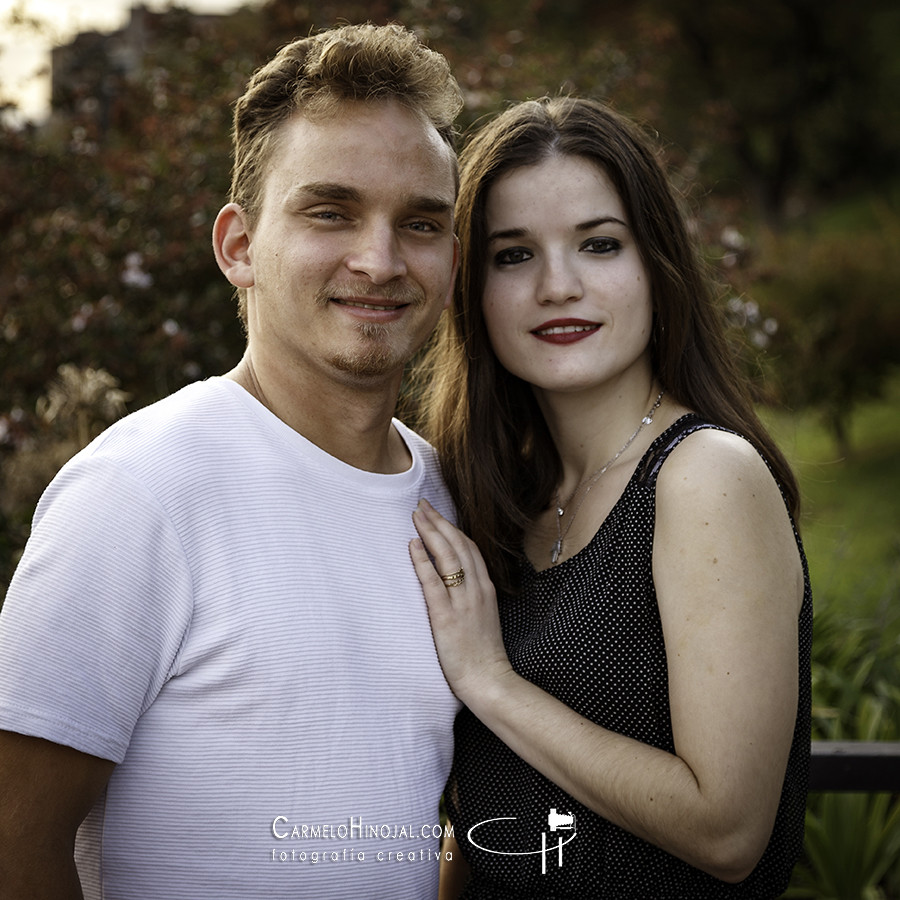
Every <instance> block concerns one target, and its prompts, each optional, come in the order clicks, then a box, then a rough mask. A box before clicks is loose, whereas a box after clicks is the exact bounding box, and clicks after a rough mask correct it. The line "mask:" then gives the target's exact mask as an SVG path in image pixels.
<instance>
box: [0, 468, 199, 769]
mask: <svg viewBox="0 0 900 900" xmlns="http://www.w3.org/2000/svg"><path fill="white" fill-rule="evenodd" d="M191 611H192V594H191V580H190V574H189V570H188V566H187V563H186V560H185V556H184V552H183V549H182V546H181V543H180V541H179V539H178V535H177V533H176V531H175V529H174V528H173V526H172V524H171V522H170V521H169V519H168V516H167V515H166V512H165V510H164V509H163V507H162V506H161V505H160V503H159V502H158V500H157V499H156V497H155V496H154V495H153V494H152V493H151V492H150V491H149V490H148V489H147V487H146V486H145V485H144V484H143V483H142V482H141V481H139V480H138V479H136V478H135V477H134V476H133V475H131V474H130V473H129V472H127V471H126V470H124V469H123V468H122V467H120V466H118V465H117V464H115V463H113V462H111V461H109V460H105V459H100V458H97V457H92V456H90V455H89V454H84V455H81V456H79V457H76V458H75V459H74V460H72V461H71V462H70V463H69V464H68V465H67V466H65V467H64V468H63V470H62V471H61V472H60V474H59V475H58V476H57V477H56V479H55V480H54V481H53V483H52V484H51V485H50V487H49V488H48V489H47V491H46V492H45V494H44V496H43V497H42V498H41V502H40V503H39V505H38V508H37V511H36V513H35V519H34V527H33V529H32V533H31V537H30V538H29V541H28V544H27V546H26V548H25V552H24V554H23V556H22V560H21V562H20V564H19V566H18V568H17V570H16V573H15V575H14V577H13V580H12V583H11V584H10V587H9V591H8V593H7V597H6V601H5V602H4V604H3V608H2V610H0V728H3V729H5V730H8V731H16V732H19V733H22V734H28V735H32V736H35V737H42V738H46V739H47V740H51V741H53V742H55V743H59V744H65V745H67V746H70V747H74V748H75V749H77V750H81V751H82V752H85V753H90V754H92V755H94V756H99V757H102V758H105V759H110V760H113V761H114V762H121V761H122V759H123V758H124V756H125V751H126V749H127V747H128V743H129V740H130V737H131V733H132V731H133V729H134V726H135V723H136V722H137V720H138V718H139V716H140V715H141V714H142V713H143V712H144V711H145V710H146V709H147V707H148V706H149V704H150V703H151V702H152V701H153V699H154V698H155V696H156V695H157V693H158V692H159V690H160V688H161V687H162V686H163V684H164V683H165V681H166V679H167V678H169V677H170V675H171V673H172V671H173V667H174V666H175V663H176V660H177V657H178V652H179V649H180V647H181V645H182V642H183V640H184V636H185V633H186V630H187V628H188V626H189V624H190V619H191Z"/></svg>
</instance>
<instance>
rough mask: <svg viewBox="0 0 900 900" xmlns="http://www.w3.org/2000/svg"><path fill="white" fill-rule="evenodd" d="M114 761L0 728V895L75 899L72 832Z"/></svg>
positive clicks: (77, 890) (76, 885)
mask: <svg viewBox="0 0 900 900" xmlns="http://www.w3.org/2000/svg"><path fill="white" fill-rule="evenodd" d="M114 767H115V763H113V762H110V761H109V760H107V759H100V758H99V757H97V756H90V755H89V754H87V753H81V752H80V751H78V750H73V749H72V748H71V747H65V746H62V745H60V744H54V743H52V742H51V741H46V740H43V739H42V738H35V737H28V736H26V735H22V734H16V733H14V732H11V731H0V896H3V897H22V898H25V897H27V898H35V900H38V898H40V900H51V898H52V900H74V898H77V900H81V898H82V892H81V885H80V883H79V881H78V874H77V872H76V870H75V861H74V858H73V850H74V846H75V832H76V831H77V830H78V826H79V825H80V824H81V822H82V820H83V819H84V817H85V816H86V815H87V814H88V812H89V811H90V809H91V806H92V805H93V803H94V801H95V800H96V799H97V797H98V796H99V795H100V793H101V792H102V791H103V789H104V787H105V786H106V783H107V781H108V780H109V776H110V775H111V773H112V770H113V768H114Z"/></svg>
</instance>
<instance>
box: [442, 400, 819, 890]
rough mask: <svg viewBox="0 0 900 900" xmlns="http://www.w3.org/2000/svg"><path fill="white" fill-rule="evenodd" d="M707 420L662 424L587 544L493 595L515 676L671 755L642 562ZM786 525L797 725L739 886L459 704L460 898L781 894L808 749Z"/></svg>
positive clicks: (806, 685) (453, 810)
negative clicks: (763, 832) (619, 818)
mask: <svg viewBox="0 0 900 900" xmlns="http://www.w3.org/2000/svg"><path fill="white" fill-rule="evenodd" d="M714 427H717V426H713V425H710V424H709V423H706V422H704V421H703V420H701V419H700V418H698V417H697V416H695V415H688V416H684V417H683V418H681V419H680V420H679V421H677V422H676V423H675V424H674V425H672V426H671V427H670V428H669V429H668V430H667V431H666V432H664V433H663V434H662V435H661V436H660V437H659V438H657V440H656V441H654V443H653V444H652V445H651V446H650V448H649V449H648V451H647V453H646V454H645V455H644V457H643V459H642V460H641V462H640V464H639V465H638V467H637V469H636V470H635V473H634V475H633V476H632V477H631V479H630V481H629V482H628V485H627V486H626V488H625V490H624V492H623V493H622V496H621V497H620V498H619V500H618V502H617V503H616V505H615V506H614V507H613V509H612V511H611V512H610V514H609V516H608V517H607V518H606V520H605V521H604V523H603V525H602V526H601V528H600V530H599V531H598V532H597V534H596V535H595V536H594V538H593V539H592V541H591V542H590V544H588V545H587V546H586V547H585V548H584V549H583V550H581V551H580V552H579V553H578V554H576V555H575V556H573V557H571V558H570V559H568V560H566V561H564V562H563V563H561V564H560V565H557V566H553V567H551V568H549V569H545V570H543V571H540V572H538V571H536V570H535V569H534V568H533V567H532V566H531V565H529V564H528V563H527V562H525V563H523V572H522V576H523V579H522V591H521V593H520V594H519V595H517V596H516V597H501V598H500V601H499V602H500V616H501V621H502V625H503V636H504V642H505V644H506V649H507V651H508V653H509V657H510V661H511V663H512V665H513V668H514V669H515V670H516V671H517V672H518V673H519V674H520V675H522V676H523V677H524V678H527V679H528V680H529V681H531V682H533V683H534V684H536V685H539V686H540V687H542V688H543V689H544V690H546V691H548V692H549V693H551V694H552V695H553V696H555V697H557V698H559V699H560V700H562V701H563V702H564V703H565V704H567V705H568V706H570V707H571V708H572V709H574V710H576V711H577V712H579V713H580V714H581V715H583V716H585V717H586V718H588V719H590V720H591V721H593V722H595V723H597V724H598V725H602V726H603V727H604V728H607V729H610V730H612V731H615V732H618V733H620V734H624V735H627V736H629V737H632V738H635V739H636V740H639V741H642V742H644V743H645V744H650V745H651V746H653V747H658V748H660V749H663V750H666V751H668V752H669V753H674V752H675V746H674V742H673V738H672V721H671V715H670V710H669V690H668V674H667V668H666V648H665V643H664V640H663V630H662V623H661V621H660V615H659V609H658V607H657V602H656V593H655V590H654V585H653V567H652V552H653V533H654V524H655V512H656V481H657V477H658V475H659V470H660V467H661V466H662V465H663V463H664V462H665V460H666V459H667V457H668V456H669V454H670V453H671V452H672V450H674V448H675V447H676V446H677V445H678V444H679V443H680V442H681V441H682V440H684V438H685V437H687V436H688V435H689V434H692V433H693V432H695V431H697V430H698V429H701V428H714ZM794 533H795V535H796V536H797V546H798V548H799V552H800V555H801V558H802V560H803V571H804V579H805V590H804V597H803V605H802V608H801V611H800V618H799V643H798V647H797V681H798V686H799V702H798V707H797V720H796V726H795V729H794V738H793V745H792V747H791V752H790V758H789V760H788V766H787V773H786V775H785V779H784V786H783V789H782V793H781V801H780V805H779V807H778V814H777V818H776V820H775V827H774V831H773V833H772V837H771V840H770V841H769V845H768V847H767V849H766V851H765V853H764V855H763V857H762V859H761V861H760V862H759V864H758V865H757V866H756V868H755V869H754V871H753V872H752V874H751V875H750V876H749V877H748V878H747V879H746V880H745V881H743V882H741V883H740V884H729V883H726V882H723V881H719V880H718V879H716V878H713V877H711V876H710V875H707V874H706V873H704V872H701V871H700V870H699V869H696V868H694V867H692V866H690V865H688V864H687V863H685V862H682V861H681V860H679V859H677V858H676V857H674V856H672V855H670V854H668V853H666V852H665V851H663V850H661V849H659V848H658V847H655V846H653V845H652V844H649V843H647V842H646V841H644V840H642V839H640V838H638V837H635V836H634V835H632V834H630V833H629V832H627V831H624V830H623V829H621V828H618V827H617V826H615V825H613V824H612V823H610V822H608V821H607V820H605V819H603V818H601V817H600V816H599V815H597V814H596V813H594V812H591V811H590V810H589V809H587V808H586V807H584V806H582V805H581V804H580V803H578V802H577V801H576V800H574V799H573V798H572V797H571V796H570V795H569V794H567V793H566V792H565V791H563V790H561V789H560V788H558V787H557V786H556V785H555V784H553V783H552V782H551V781H549V780H548V779H547V778H545V777H544V776H543V775H541V774H540V773H539V772H537V771H536V770H535V769H533V768H532V767H531V766H529V765H528V764H527V763H525V762H523V761H522V760H521V759H520V758H519V757H518V756H517V755H516V754H515V753H513V752H512V750H510V749H509V748H508V747H507V746H506V745H505V744H503V743H502V741H500V740H499V739H498V738H497V737H495V736H494V734H493V733H492V732H491V731H490V730H489V729H488V728H486V727H485V726H484V725H482V724H481V722H480V721H479V720H478V719H477V718H476V717H475V716H474V715H473V714H472V713H471V712H469V711H468V709H465V708H464V709H463V710H462V711H461V712H460V713H459V716H458V717H457V720H456V726H455V739H456V749H455V757H454V764H453V770H452V772H451V775H450V782H449V784H448V790H447V793H446V802H447V810H448V814H449V816H450V820H451V822H452V823H453V826H454V832H455V835H456V838H457V840H458V841H459V843H460V846H461V848H462V850H463V855H464V856H465V857H466V859H467V860H468V861H469V863H470V865H471V867H472V870H473V875H472V879H471V881H470V883H469V886H468V888H467V890H466V892H465V894H464V898H465V900H508V898H522V900H524V898H528V900H540V898H572V900H576V898H577V900H583V898H595V900H596V898H610V900H628V898H635V900H670V898H671V900H674V898H684V900H704V898H710V900H712V898H716V900H718V898H723V900H724V898H752V900H766V898H774V897H778V896H780V895H781V894H782V893H783V891H784V890H785V888H786V887H787V884H788V880H789V877H790V873H791V870H792V868H793V866H794V863H795V862H796V860H797V858H798V857H799V855H800V852H801V849H802V843H803V823H804V812H805V808H806V791H807V780H808V770H809V755H810V650H811V644H812V595H811V591H810V583H809V573H808V570H807V565H806V558H805V556H804V554H803V547H802V544H801V542H800V537H799V535H798V534H797V531H796V527H795V529H794ZM554 815H555V818H554V819H553V821H552V822H551V821H549V820H550V817H551V816H554ZM568 816H571V817H572V818H573V820H574V822H573V823H572V824H573V825H574V828H572V827H567V825H569V823H568V822H566V819H565V818H564V817H568ZM561 817H563V818H561ZM554 826H555V827H554ZM561 840H562V841H563V842H565V843H563V845H562V847H560V841H561ZM544 848H546V851H545V850H544ZM560 862H561V863H562V865H560Z"/></svg>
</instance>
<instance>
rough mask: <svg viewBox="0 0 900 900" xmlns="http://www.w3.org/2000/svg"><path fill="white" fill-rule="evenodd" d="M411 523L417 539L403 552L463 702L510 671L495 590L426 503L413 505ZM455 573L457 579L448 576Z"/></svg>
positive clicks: (461, 538) (470, 549) (466, 543)
mask: <svg viewBox="0 0 900 900" xmlns="http://www.w3.org/2000/svg"><path fill="white" fill-rule="evenodd" d="M413 522H414V524H415V526H416V530H417V531H418V532H419V535H420V537H421V540H416V539H413V540H412V541H410V544H409V553H410V556H411V557H412V561H413V565H414V566H415V569H416V574H417V575H418V576H419V581H420V582H421V583H422V589H423V591H424V593H425V602H426V603H427V605H428V615H429V616H430V618H431V630H432V633H433V634H434V643H435V646H436V648H437V652H438V657H439V659H440V661H441V667H442V668H443V670H444V676H445V677H446V679H447V681H448V683H449V684H450V687H451V688H452V689H453V692H454V693H455V694H456V696H457V697H458V698H459V699H460V700H462V701H463V703H466V697H467V696H468V695H470V694H473V693H475V694H477V693H478V692H480V691H482V690H483V689H484V687H485V686H486V685H487V684H488V683H493V682H495V680H500V679H502V678H503V677H504V676H506V675H508V674H510V673H512V667H511V666H510V663H509V658H508V657H507V655H506V650H505V649H504V646H503V637H502V635H501V632H500V617H499V615H498V613H497V595H496V591H495V590H494V585H493V584H492V583H491V580H490V578H489V577H488V572H487V567H486V566H485V564H484V559H483V558H482V556H481V553H480V552H479V550H478V547H476V546H475V544H474V542H473V541H471V540H470V539H469V538H468V537H466V535H464V534H463V533H462V532H461V531H460V530H459V529H458V528H456V527H455V526H453V525H452V524H450V522H448V521H447V520H446V519H445V518H444V517H443V516H442V515H441V514H440V513H438V512H437V510H435V509H434V507H432V506H431V504H430V503H429V502H428V501H427V500H422V501H420V503H419V505H418V507H416V510H415V512H414V513H413ZM429 554H430V557H429ZM432 558H433V560H434V562H432ZM460 570H462V573H463V575H462V580H459V577H460V576H459V575H457V576H456V579H453V578H450V577H448V576H451V575H453V574H454V573H458V572H459V571H460ZM454 581H455V582H456V583H454Z"/></svg>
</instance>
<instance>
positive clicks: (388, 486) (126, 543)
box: [0, 378, 458, 900]
mask: <svg viewBox="0 0 900 900" xmlns="http://www.w3.org/2000/svg"><path fill="white" fill-rule="evenodd" d="M394 427H395V428H397V429H398V431H399V433H400V434H401V436H402V437H403V439H404V440H405V442H406V445H407V447H408V448H409V450H410V453H411V455H412V458H413V463H412V465H411V467H410V468H409V469H408V470H407V471H405V472H403V473H400V474H396V475H379V474H373V473H370V472H364V471H361V470H359V469H355V468H353V467H351V466H348V465H346V464H345V463H343V462H341V461H339V460H337V459H335V458H333V457H331V456H329V455H328V454H327V453H325V452H324V451H323V450H321V449H320V448H318V447H317V446H315V445H314V444H312V443H311V442H309V441H307V440H306V439H305V438H303V437H302V436H301V435H299V434H297V433H296V432H295V431H293V430H292V429H291V428H290V427H288V426H287V425H286V424H285V423H283V422H282V421H281V420H280V419H278V418H277V417H276V416H274V415H273V414H272V413H270V412H269V411H268V410H267V409H266V408H265V407H264V406H262V405H261V404H260V403H258V402H257V401H256V400H255V399H254V398H252V397H251V396H250V395H249V394H248V393H246V392H245V391H244V390H243V389H242V388H241V387H239V386H238V385H237V384H235V383H233V382H231V381H228V380H225V379H221V378H214V379H210V380H209V381H205V382H202V383H198V384H195V385H191V386H190V387H187V388H185V389H183V390H181V391H179V392H178V393H176V394H174V395H172V396H171V397H169V398H167V399H165V400H162V401H160V402H159V403H156V404H154V405H153V406H150V407H147V408H146V409H144V410H141V411H139V412H137V413H134V414H132V415H130V416H128V417H126V418H125V419H123V420H121V421H120V422H118V423H116V424H115V425H114V426H112V427H111V428H109V429H108V430H107V431H106V432H105V433H104V434H103V435H101V436H100V437H99V438H98V439H97V440H96V441H94V442H93V443H92V444H91V445H90V446H89V447H88V448H86V449H85V450H84V451H82V452H81V453H80V454H78V456H76V457H75V458H74V459H73V460H72V461H70V462H69V463H68V464H67V465H66V466H65V467H64V468H63V470H62V471H61V473H60V474H59V475H58V476H57V478H56V479H55V480H54V482H53V484H52V485H51V486H50V487H49V488H48V490H47V492H46V493H45V495H44V497H43V498H42V500H41V503H40V505H39V507H38V510H37V512H36V515H35V523H34V528H33V532H32V536H31V539H30V540H29V543H28V546H27V548H26V551H25V554H24V556H23V558H22V562H21V564H20V566H19V568H18V570H17V572H16V575H15V577H14V579H13V582H12V584H11V585H10V589H9V592H8V596H7V599H6V602H5V605H4V607H3V610H2V614H0V660H2V663H0V728H4V729H7V730H11V731H16V732H20V733H24V734H30V735H36V736H39V737H43V738H47V739H49V740H51V741H54V742H57V743H61V744H66V745H69V746H72V747H75V748H77V749H79V750H81V751H84V752H86V753H90V754H93V755H96V756H100V757H104V758H106V759H111V760H114V761H115V762H117V763H118V765H117V766H116V768H115V770H114V772H113V775H112V777H111V779H110V782H109V786H108V788H107V790H106V792H105V795H104V796H103V797H102V798H101V799H100V801H99V802H98V803H97V805H96V806H95V808H94V809H93V811H92V812H91V813H90V815H89V816H88V819H87V820H86V821H85V823H84V825H83V826H82V828H81V829H80V831H79V835H78V841H77V851H76V858H77V861H78V866H79V874H80V875H81V877H82V881H83V883H84V887H85V896H86V897H87V898H98V900H99V898H103V900H120V898H122V900H125V898H141V900H165V898H197V900H200V898H209V900H227V898H234V900H249V898H256V897H259V898H287V897H290V898H309V900H326V898H341V900H346V898H360V900H375V898H385V900H401V898H410V900H413V898H415V900H421V898H426V897H434V896H435V895H436V880H437V871H438V858H437V856H438V848H439V839H438V835H439V832H440V828H439V820H438V800H439V797H440V793H441V791H442V789H443V786H444V783H445V781H446V778H447V774H448V770H449V765H450V759H451V754H452V723H453V718H454V715H455V713H456V711H457V708H458V704H457V702H456V700H455V698H454V697H453V695H452V694H451V692H450V690H449V688H448V686H447V683H446V681H445V680H444V677H443V675H442V673H441V669H440V665H439V663H438V659H437V656H436V653H435V650H434V645H433V641H432V637H431V631H430V628H429V623H428V614H427V610H426V607H425V602H424V599H423V596H422V591H421V588H420V586H419V583H418V581H417V579H416V575H415V572H414V570H413V567H412V563H411V561H410V559H409V554H408V550H407V544H408V541H409V539H410V538H411V537H413V536H414V534H415V531H414V528H413V525H412V519H411V514H412V511H413V509H414V508H415V505H416V503H417V502H418V501H419V499H420V498H421V497H426V498H428V499H429V500H430V501H431V502H432V503H433V504H434V505H435V506H436V507H437V508H438V509H440V510H441V511H443V512H444V513H445V514H448V515H449V514H451V504H450V501H449V498H448V495H447V493H446V489H445V488H444V486H443V484H442V482H441V479H440V475H439V471H438V466H437V462H436V459H435V456H434V452H433V450H432V449H431V448H430V447H429V446H428V445H427V444H426V443H425V442H424V441H422V440H421V438H419V437H418V436H416V435H415V434H413V433H412V432H410V431H409V430H408V429H406V428H405V427H404V426H403V425H402V424H401V423H399V422H395V423H394Z"/></svg>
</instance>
